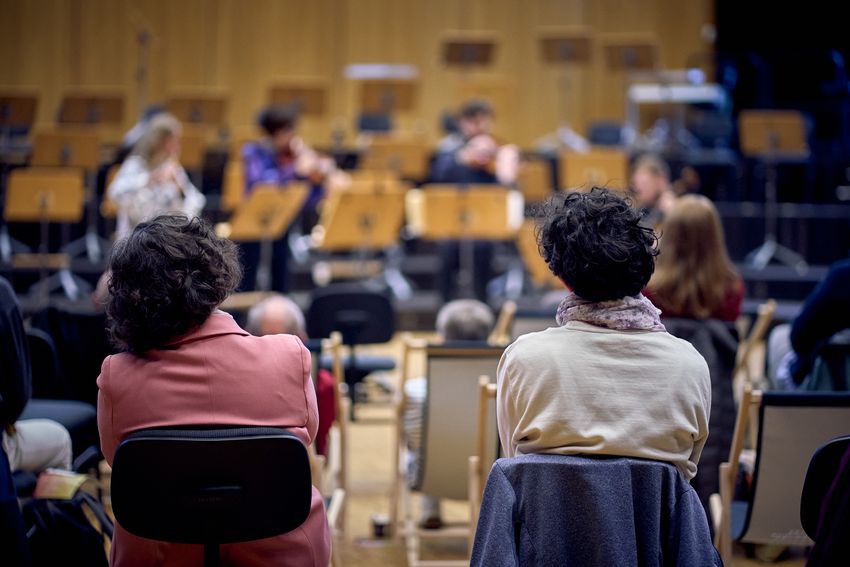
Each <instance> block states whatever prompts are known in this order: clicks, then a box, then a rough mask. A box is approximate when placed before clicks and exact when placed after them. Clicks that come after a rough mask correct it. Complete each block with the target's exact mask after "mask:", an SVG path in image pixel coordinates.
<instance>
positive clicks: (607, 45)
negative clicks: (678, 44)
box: [602, 34, 659, 143]
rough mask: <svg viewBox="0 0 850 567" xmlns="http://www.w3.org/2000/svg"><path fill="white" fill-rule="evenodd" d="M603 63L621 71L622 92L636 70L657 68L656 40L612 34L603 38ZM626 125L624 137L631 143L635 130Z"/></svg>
mask: <svg viewBox="0 0 850 567" xmlns="http://www.w3.org/2000/svg"><path fill="white" fill-rule="evenodd" d="M602 43H603V45H604V53H605V64H606V67H607V68H608V69H609V70H611V71H613V72H623V73H624V75H625V78H626V80H625V82H624V84H623V93H624V96H625V92H626V91H627V90H628V84H629V82H630V80H631V78H632V75H634V74H635V73H636V72H641V71H652V70H655V69H657V68H658V51H659V48H658V41H657V40H656V38H655V37H654V36H645V35H631V34H612V35H609V36H608V37H606V38H604V39H603V42H602ZM630 128H631V125H627V127H626V131H625V139H626V140H627V141H628V142H629V143H631V142H633V141H634V140H635V139H637V132H635V131H632V130H631V129H630Z"/></svg>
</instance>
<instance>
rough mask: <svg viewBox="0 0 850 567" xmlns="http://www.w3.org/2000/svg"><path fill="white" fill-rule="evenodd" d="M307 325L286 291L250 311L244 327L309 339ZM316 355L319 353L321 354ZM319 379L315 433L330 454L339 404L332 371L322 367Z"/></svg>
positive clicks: (318, 450)
mask: <svg viewBox="0 0 850 567" xmlns="http://www.w3.org/2000/svg"><path fill="white" fill-rule="evenodd" d="M306 329H307V325H306V324H305V322H304V313H302V312H301V308H300V307H298V305H297V304H296V303H295V302H294V301H292V300H291V299H289V298H288V297H286V296H284V295H273V296H271V297H268V298H266V299H264V300H262V301H261V302H259V303H258V304H256V305H255V306H253V307H252V308H251V309H250V311H248V322H247V324H246V325H245V330H246V331H248V332H249V333H251V334H252V335H254V336H255V337H262V336H263V335H295V336H296V337H298V338H299V339H301V340H302V341H306V340H307V330H306ZM316 356H319V355H318V354H317V355H316ZM315 379H316V399H317V401H318V404H319V430H318V432H317V433H316V453H318V454H320V455H327V445H328V431H330V429H331V425H333V422H334V421H335V420H336V416H337V411H338V409H337V407H336V396H334V388H335V387H336V382H335V381H334V377H333V375H332V374H331V373H330V372H328V371H327V370H326V369H324V368H319V373H318V376H316V377H315Z"/></svg>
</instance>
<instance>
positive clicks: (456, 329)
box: [404, 299, 495, 529]
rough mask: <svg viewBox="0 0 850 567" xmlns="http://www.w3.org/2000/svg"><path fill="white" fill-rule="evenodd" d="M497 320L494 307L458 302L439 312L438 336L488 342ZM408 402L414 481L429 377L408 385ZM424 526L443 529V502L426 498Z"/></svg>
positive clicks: (407, 425) (471, 301)
mask: <svg viewBox="0 0 850 567" xmlns="http://www.w3.org/2000/svg"><path fill="white" fill-rule="evenodd" d="M494 323H495V319H494V317H493V312H492V311H491V310H490V308H489V307H488V306H487V305H486V304H484V303H481V302H480V301H475V300H474V299H458V300H455V301H451V302H449V303H446V304H445V305H444V306H443V307H442V309H440V311H439V313H437V335H439V337H440V339H441V340H443V341H447V342H450V341H486V340H487V337H488V336H489V335H490V331H492V330H493V325H494ZM404 393H405V398H406V399H407V403H406V405H405V407H404V434H405V438H406V440H407V447H408V449H409V453H408V454H409V455H410V462H409V463H408V470H409V471H410V477H411V479H410V480H411V482H412V481H413V478H412V477H413V475H414V474H415V471H416V470H417V469H418V467H419V453H420V451H421V450H422V420H423V419H424V414H425V403H426V401H427V393H428V382H427V380H426V378H425V377H424V376H423V377H420V378H412V379H410V380H407V381H406V382H405V384H404ZM420 524H421V525H422V527H424V528H427V529H437V528H439V527H441V526H442V524H443V522H442V516H441V514H440V500H439V499H438V498H434V497H433V496H429V495H427V494H423V495H422V519H421V522H420Z"/></svg>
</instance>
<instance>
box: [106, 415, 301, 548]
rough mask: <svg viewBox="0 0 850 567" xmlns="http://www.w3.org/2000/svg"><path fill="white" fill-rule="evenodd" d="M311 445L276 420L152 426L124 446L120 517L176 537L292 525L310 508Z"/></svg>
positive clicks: (213, 538) (131, 528) (116, 464)
mask: <svg viewBox="0 0 850 567" xmlns="http://www.w3.org/2000/svg"><path fill="white" fill-rule="evenodd" d="M311 499H312V486H311V477H310V463H309V457H308V455H307V449H306V447H305V446H304V445H303V443H301V441H300V440H299V439H298V438H297V437H296V436H294V435H293V434H291V433H289V432H287V431H285V430H283V429H277V428H271V427H241V428H240V427H228V428H224V429H203V430H198V429H148V430H142V431H138V432H135V433H132V434H130V435H129V436H127V438H126V439H124V440H123V441H122V442H121V444H120V445H119V446H118V449H117V451H116V453H115V459H114V461H113V467H112V508H113V511H114V513H115V519H116V520H117V522H118V523H119V524H120V525H121V527H123V528H124V529H125V530H127V531H128V532H130V533H132V534H134V535H137V536H139V537H143V538H147V539H153V540H158V541H166V542H172V543H194V544H199V543H206V544H210V543H235V542H241V541H250V540H256V539H262V538H267V537H273V536H276V535H280V534H282V533H286V532H289V531H291V530H293V529H295V528H297V527H298V526H300V525H301V524H303V523H304V521H305V520H306V519H307V516H308V515H309V513H310V502H311Z"/></svg>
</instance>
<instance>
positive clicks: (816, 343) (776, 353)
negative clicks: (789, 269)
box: [767, 260, 850, 390]
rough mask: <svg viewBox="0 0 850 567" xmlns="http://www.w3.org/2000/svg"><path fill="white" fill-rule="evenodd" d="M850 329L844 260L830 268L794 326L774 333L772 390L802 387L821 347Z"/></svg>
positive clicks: (848, 273) (849, 264)
mask: <svg viewBox="0 0 850 567" xmlns="http://www.w3.org/2000/svg"><path fill="white" fill-rule="evenodd" d="M848 328H850V260H842V261H840V262H836V263H834V264H833V265H832V266H830V268H829V272H828V273H827V275H826V278H824V280H823V281H822V282H820V283H819V284H818V285H817V287H815V289H814V290H812V292H811V293H810V294H809V296H808V297H807V298H806V301H805V303H804V304H803V307H802V309H801V310H800V313H799V314H798V315H797V317H796V318H795V319H794V322H793V323H792V324H791V325H779V326H777V327H776V328H774V329H773V331H771V333H770V337H769V340H768V349H767V351H768V377H769V379H770V381H771V387H772V388H774V389H777V390H793V389H795V388H797V387H798V386H800V384H802V383H803V381H804V380H805V378H806V376H808V375H809V373H810V372H811V371H812V368H813V366H814V363H815V359H816V358H817V356H818V352H819V351H820V349H821V347H823V345H825V344H827V343H828V342H830V340H831V339H833V338H834V337H836V335H837V334H839V333H840V332H841V331H845V330H846V329H848ZM843 335H844V333H842V337H843ZM842 342H846V341H842Z"/></svg>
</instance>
